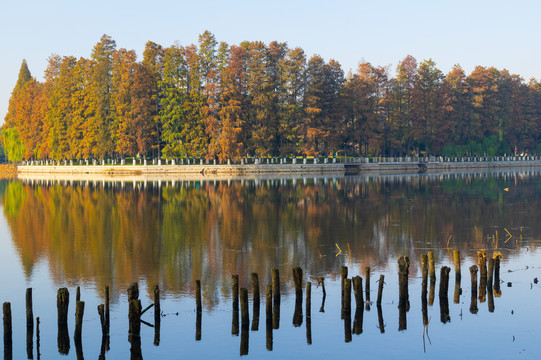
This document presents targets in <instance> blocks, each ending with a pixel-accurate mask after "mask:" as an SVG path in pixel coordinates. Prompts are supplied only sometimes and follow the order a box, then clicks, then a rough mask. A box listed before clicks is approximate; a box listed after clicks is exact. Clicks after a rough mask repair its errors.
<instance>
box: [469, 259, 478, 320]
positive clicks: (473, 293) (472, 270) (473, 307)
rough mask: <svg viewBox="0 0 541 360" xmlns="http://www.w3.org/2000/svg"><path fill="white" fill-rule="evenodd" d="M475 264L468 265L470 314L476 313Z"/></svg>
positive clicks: (476, 269)
mask: <svg viewBox="0 0 541 360" xmlns="http://www.w3.org/2000/svg"><path fill="white" fill-rule="evenodd" d="M477 271H478V268H477V265H472V266H470V275H471V302H470V312H471V313H472V314H477V312H478V308H477Z"/></svg>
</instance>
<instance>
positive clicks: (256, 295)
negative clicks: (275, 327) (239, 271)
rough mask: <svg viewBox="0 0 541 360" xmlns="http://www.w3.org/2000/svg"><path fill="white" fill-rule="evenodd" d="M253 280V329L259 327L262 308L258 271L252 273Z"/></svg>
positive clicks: (255, 329)
mask: <svg viewBox="0 0 541 360" xmlns="http://www.w3.org/2000/svg"><path fill="white" fill-rule="evenodd" d="M250 277H251V280H252V301H253V304H252V328H251V330H252V331H257V330H258V329H259V308H260V302H261V299H260V295H259V276H258V275H257V273H252V274H251V275H250Z"/></svg>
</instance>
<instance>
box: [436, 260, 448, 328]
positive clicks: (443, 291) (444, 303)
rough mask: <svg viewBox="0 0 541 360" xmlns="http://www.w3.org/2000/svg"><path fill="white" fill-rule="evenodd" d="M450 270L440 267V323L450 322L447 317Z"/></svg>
mask: <svg viewBox="0 0 541 360" xmlns="http://www.w3.org/2000/svg"><path fill="white" fill-rule="evenodd" d="M450 272H451V268H449V267H447V266H442V268H441V271H440V296H439V298H440V318H441V322H442V323H444V324H445V323H447V322H449V321H450V320H451V318H450V316H449V296H448V294H449V273H450Z"/></svg>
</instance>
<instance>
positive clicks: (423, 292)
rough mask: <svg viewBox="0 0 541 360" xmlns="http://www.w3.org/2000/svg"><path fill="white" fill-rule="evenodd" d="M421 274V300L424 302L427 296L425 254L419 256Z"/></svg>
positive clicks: (426, 258)
mask: <svg viewBox="0 0 541 360" xmlns="http://www.w3.org/2000/svg"><path fill="white" fill-rule="evenodd" d="M421 272H422V274H423V281H422V285H421V300H422V301H424V302H426V301H427V295H428V256H427V255H426V254H422V255H421Z"/></svg>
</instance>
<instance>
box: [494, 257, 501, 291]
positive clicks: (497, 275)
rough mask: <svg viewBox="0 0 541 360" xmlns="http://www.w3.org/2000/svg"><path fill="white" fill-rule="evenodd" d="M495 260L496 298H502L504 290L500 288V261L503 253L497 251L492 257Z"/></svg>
mask: <svg viewBox="0 0 541 360" xmlns="http://www.w3.org/2000/svg"><path fill="white" fill-rule="evenodd" d="M492 257H493V258H494V296H496V297H500V296H502V290H501V288H500V259H501V258H502V253H501V252H499V251H495V252H494V254H493V255H492Z"/></svg>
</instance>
